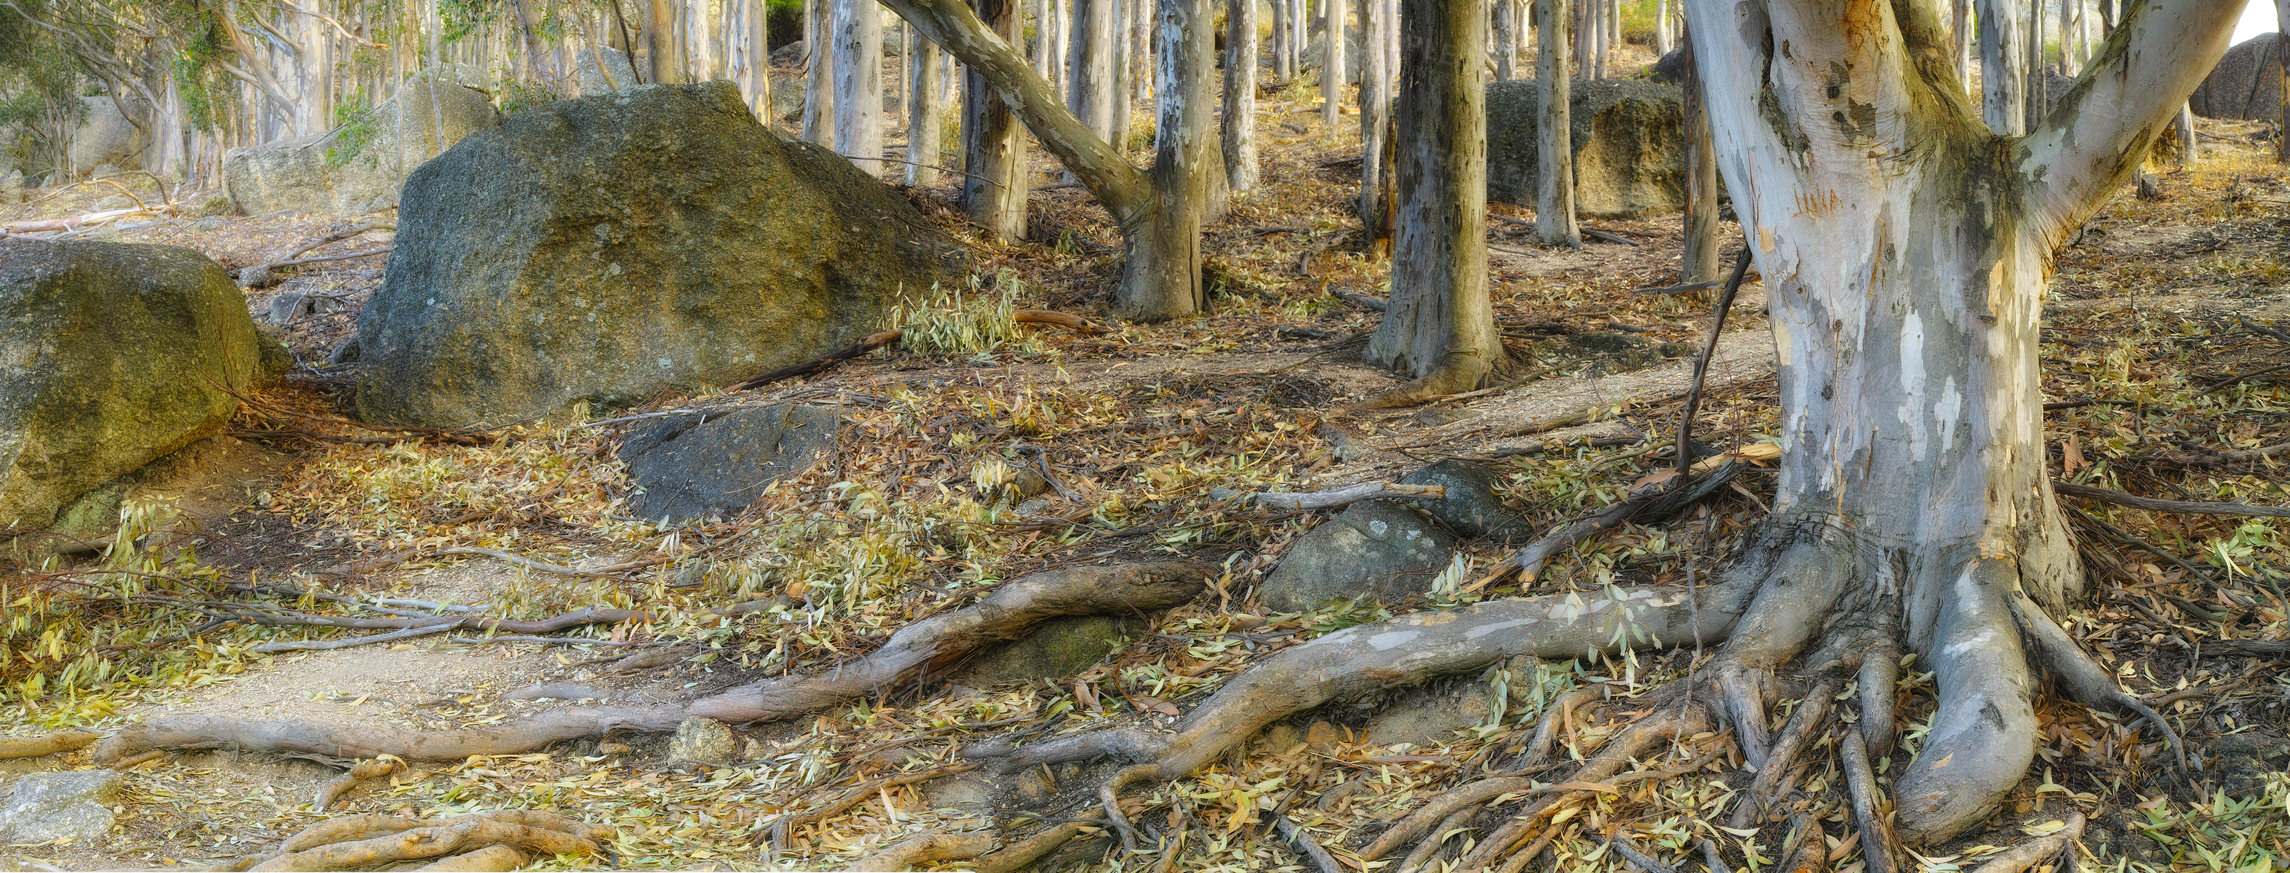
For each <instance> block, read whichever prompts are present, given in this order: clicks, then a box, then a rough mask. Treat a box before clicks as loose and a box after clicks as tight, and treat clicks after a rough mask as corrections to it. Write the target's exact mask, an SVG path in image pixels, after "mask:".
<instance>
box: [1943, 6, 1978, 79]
mask: <svg viewBox="0 0 2290 873" xmlns="http://www.w3.org/2000/svg"><path fill="white" fill-rule="evenodd" d="M1949 20H1950V21H1951V22H1952V23H1953V25H1954V26H1953V27H1952V28H1951V29H1950V30H1949V33H1951V34H1953V38H1952V39H1950V41H1949V44H1950V45H1952V46H1954V47H1955V49H1956V80H1957V81H1958V82H1961V83H1963V85H1964V92H1965V93H1967V94H1969V93H1971V92H1972V55H1973V53H1974V52H1976V51H1978V47H1977V43H1978V40H1976V39H1974V38H1973V24H1972V0H1950V2H1949Z"/></svg>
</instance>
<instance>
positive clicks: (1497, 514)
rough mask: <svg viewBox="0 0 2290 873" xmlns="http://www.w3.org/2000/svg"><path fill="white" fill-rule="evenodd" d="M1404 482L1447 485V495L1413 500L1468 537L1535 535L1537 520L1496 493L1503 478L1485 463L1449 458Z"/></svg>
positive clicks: (1409, 476)
mask: <svg viewBox="0 0 2290 873" xmlns="http://www.w3.org/2000/svg"><path fill="white" fill-rule="evenodd" d="M1400 481H1401V482H1403V483H1406V484H1409V485H1440V486H1445V487H1446V488H1447V496H1446V497H1442V498H1439V499H1437V500H1414V501H1410V503H1411V505H1413V506H1414V507H1415V508H1417V509H1420V510H1422V511H1424V512H1426V513H1429V514H1430V515H1431V517H1433V518H1436V519H1439V522H1440V523H1441V524H1444V525H1447V529H1449V530H1452V531H1454V532H1456V533H1457V534H1461V535H1462V536H1464V537H1466V538H1469V539H1497V540H1514V539H1521V538H1525V537H1529V536H1533V535H1534V534H1535V527H1534V523H1533V522H1530V521H1528V520H1527V519H1526V518H1525V517H1523V516H1521V515H1519V514H1518V513H1516V512H1513V511H1511V508H1510V507H1508V506H1505V505H1504V504H1503V498H1501V497H1500V496H1497V495H1496V493H1495V486H1497V485H1499V484H1501V482H1502V480H1501V479H1499V478H1498V477H1496V475H1495V471H1493V470H1489V469H1487V468H1486V467H1485V466H1484V465H1480V464H1475V463H1472V462H1470V461H1465V460H1459V459H1455V458H1449V459H1447V460H1444V461H1440V462H1438V463H1436V464H1432V465H1431V466H1428V467H1425V468H1423V469H1421V470H1417V471H1415V472H1413V473H1410V474H1408V476H1407V478H1405V479H1401V480H1400Z"/></svg>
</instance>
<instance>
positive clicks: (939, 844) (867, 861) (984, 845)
mask: <svg viewBox="0 0 2290 873" xmlns="http://www.w3.org/2000/svg"><path fill="white" fill-rule="evenodd" d="M993 848H994V835H992V834H989V833H987V832H985V831H968V832H965V833H959V834H939V833H927V834H918V835H915V836H912V837H908V838H906V839H903V840H900V841H898V842H897V843H894V844H892V845H891V847H890V848H887V849H884V850H882V851H880V852H876V853H874V854H872V855H868V856H866V857H864V858H860V859H859V860H858V861H857V862H855V863H853V864H852V865H851V866H850V868H849V869H851V870H855V871H874V870H913V869H915V868H917V867H920V866H922V865H924V864H929V863H934V862H938V861H962V860H968V859H970V858H976V857H978V856H980V855H983V854H986V853H987V852H988V851H990V850H992V849H993Z"/></svg>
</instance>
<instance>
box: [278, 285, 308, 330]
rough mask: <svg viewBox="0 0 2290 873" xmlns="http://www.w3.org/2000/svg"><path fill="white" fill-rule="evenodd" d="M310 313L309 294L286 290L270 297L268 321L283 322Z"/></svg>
mask: <svg viewBox="0 0 2290 873" xmlns="http://www.w3.org/2000/svg"><path fill="white" fill-rule="evenodd" d="M308 314H310V295H308V294H304V293H302V292H300V291H288V292H285V293H282V294H280V295H278V296H276V297H272V298H270V323H272V324H285V323H287V322H290V321H293V320H295V319H297V318H301V317H302V316H304V315H308Z"/></svg>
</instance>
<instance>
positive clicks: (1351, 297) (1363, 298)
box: [1329, 291, 1391, 312]
mask: <svg viewBox="0 0 2290 873" xmlns="http://www.w3.org/2000/svg"><path fill="white" fill-rule="evenodd" d="M1329 293H1331V294H1334V295H1335V296H1336V299H1338V300H1341V301H1344V302H1345V303H1349V304H1352V305H1353V306H1357V307H1359V308H1361V309H1366V310H1369V311H1371V312H1383V311H1386V310H1389V309H1391V301H1388V300H1385V299H1383V298H1381V297H1370V296H1368V295H1366V294H1362V293H1360V292H1358V291H1331V292H1329Z"/></svg>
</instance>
